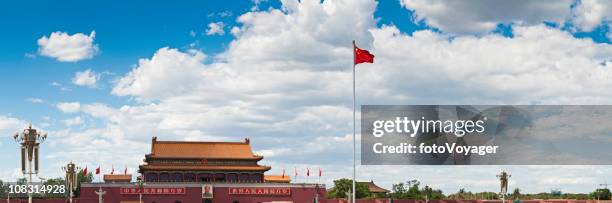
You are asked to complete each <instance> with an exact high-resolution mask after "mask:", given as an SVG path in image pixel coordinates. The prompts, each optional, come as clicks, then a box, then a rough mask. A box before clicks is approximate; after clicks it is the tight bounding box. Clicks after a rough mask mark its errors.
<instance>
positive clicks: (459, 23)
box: [400, 0, 572, 34]
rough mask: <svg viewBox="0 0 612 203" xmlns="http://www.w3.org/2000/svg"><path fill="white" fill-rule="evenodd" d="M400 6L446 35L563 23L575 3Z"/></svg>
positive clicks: (423, 0)
mask: <svg viewBox="0 0 612 203" xmlns="http://www.w3.org/2000/svg"><path fill="white" fill-rule="evenodd" d="M400 3H401V4H402V6H404V7H405V8H407V9H410V10H413V11H415V15H416V16H415V20H417V21H420V20H425V21H426V22H427V24H428V25H431V26H433V27H436V28H439V29H441V30H443V31H445V32H449V33H455V34H468V33H476V34H483V33H487V32H489V31H492V30H493V29H495V27H496V26H497V24H498V23H504V24H507V23H517V24H522V25H536V24H540V23H542V22H543V21H549V22H558V23H561V22H563V21H565V20H566V19H567V18H568V17H569V16H570V5H571V4H572V1H571V0H561V1H553V2H549V1H546V2H544V1H529V0H519V1H505V0H491V1H453V0H401V1H400ZM406 20H409V19H406Z"/></svg>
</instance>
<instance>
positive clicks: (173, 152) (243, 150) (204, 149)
mask: <svg viewBox="0 0 612 203" xmlns="http://www.w3.org/2000/svg"><path fill="white" fill-rule="evenodd" d="M146 156H147V157H148V158H182V159H250V160H253V159H255V160H261V159H262V158H263V157H262V156H258V155H255V154H253V150H252V149H251V143H250V140H249V139H248V138H246V139H245V140H244V142H193V141H157V137H153V141H152V143H151V154H147V155H146Z"/></svg>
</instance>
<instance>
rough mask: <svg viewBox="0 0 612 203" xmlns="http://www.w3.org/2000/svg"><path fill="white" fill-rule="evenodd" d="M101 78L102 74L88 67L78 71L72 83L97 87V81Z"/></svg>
mask: <svg viewBox="0 0 612 203" xmlns="http://www.w3.org/2000/svg"><path fill="white" fill-rule="evenodd" d="M98 80H100V74H98V73H96V72H94V71H92V70H91V69H87V70H84V71H81V72H76V73H75V74H74V77H73V78H72V83H74V84H75V85H79V86H85V87H96V83H97V82H98Z"/></svg>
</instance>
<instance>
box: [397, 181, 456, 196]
mask: <svg viewBox="0 0 612 203" xmlns="http://www.w3.org/2000/svg"><path fill="white" fill-rule="evenodd" d="M420 186H421V183H420V182H419V181H418V180H410V181H406V183H397V184H393V187H392V189H391V194H390V195H389V196H390V197H392V198H394V199H420V200H424V199H425V194H426V193H427V191H426V189H425V188H426V187H422V188H421V187H420ZM429 191H430V192H429V194H428V198H429V199H444V194H442V191H441V190H434V189H430V190H429Z"/></svg>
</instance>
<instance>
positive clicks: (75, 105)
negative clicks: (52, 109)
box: [56, 102, 81, 113]
mask: <svg viewBox="0 0 612 203" xmlns="http://www.w3.org/2000/svg"><path fill="white" fill-rule="evenodd" d="M56 107H57V108H58V109H59V110H61V111H62V112H64V113H76V112H78V111H79V110H80V109H81V103H79V102H62V103H58V104H57V105H56Z"/></svg>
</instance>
